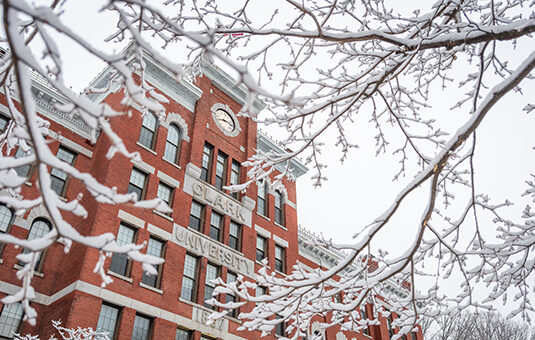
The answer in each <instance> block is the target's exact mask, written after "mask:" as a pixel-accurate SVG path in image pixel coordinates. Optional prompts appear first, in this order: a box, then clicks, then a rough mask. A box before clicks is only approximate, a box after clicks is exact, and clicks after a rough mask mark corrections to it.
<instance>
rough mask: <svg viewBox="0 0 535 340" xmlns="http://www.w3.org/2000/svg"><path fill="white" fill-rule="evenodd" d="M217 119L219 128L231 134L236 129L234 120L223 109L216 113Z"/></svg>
mask: <svg viewBox="0 0 535 340" xmlns="http://www.w3.org/2000/svg"><path fill="white" fill-rule="evenodd" d="M215 118H216V119H217V122H218V123H219V126H220V127H221V128H222V129H224V130H226V131H228V132H231V131H233V130H234V128H235V124H234V119H232V117H231V116H230V114H229V113H228V112H227V111H225V110H223V109H218V110H217V111H216V112H215Z"/></svg>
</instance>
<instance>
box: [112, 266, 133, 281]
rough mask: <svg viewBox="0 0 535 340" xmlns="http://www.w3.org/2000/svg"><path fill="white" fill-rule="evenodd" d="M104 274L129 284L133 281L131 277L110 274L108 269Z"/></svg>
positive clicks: (114, 273)
mask: <svg viewBox="0 0 535 340" xmlns="http://www.w3.org/2000/svg"><path fill="white" fill-rule="evenodd" d="M106 274H108V275H111V276H113V277H116V278H118V279H121V280H123V281H126V282H130V283H132V282H133V280H132V278H131V277H127V276H124V275H121V274H117V273H116V272H112V271H111V270H109V269H108V271H107V272H106Z"/></svg>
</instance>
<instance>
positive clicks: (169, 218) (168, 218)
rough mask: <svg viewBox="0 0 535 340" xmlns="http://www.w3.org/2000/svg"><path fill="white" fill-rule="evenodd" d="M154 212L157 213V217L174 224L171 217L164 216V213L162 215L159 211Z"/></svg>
mask: <svg viewBox="0 0 535 340" xmlns="http://www.w3.org/2000/svg"><path fill="white" fill-rule="evenodd" d="M152 212H153V213H155V214H156V215H158V216H160V217H162V218H165V219H166V220H168V221H171V222H173V218H172V217H171V216H169V215H166V214H163V213H161V212H159V211H156V210H153V211H152Z"/></svg>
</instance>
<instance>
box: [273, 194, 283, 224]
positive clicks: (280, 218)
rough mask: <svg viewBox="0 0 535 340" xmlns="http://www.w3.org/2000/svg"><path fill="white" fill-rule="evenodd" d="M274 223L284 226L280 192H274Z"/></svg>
mask: <svg viewBox="0 0 535 340" xmlns="http://www.w3.org/2000/svg"><path fill="white" fill-rule="evenodd" d="M275 222H276V223H278V224H280V225H284V195H283V193H282V192H281V191H280V190H276V191H275Z"/></svg>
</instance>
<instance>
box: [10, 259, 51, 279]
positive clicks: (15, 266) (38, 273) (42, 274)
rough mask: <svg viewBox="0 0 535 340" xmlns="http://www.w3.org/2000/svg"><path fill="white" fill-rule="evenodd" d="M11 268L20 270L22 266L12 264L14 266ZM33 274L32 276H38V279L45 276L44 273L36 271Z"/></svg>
mask: <svg viewBox="0 0 535 340" xmlns="http://www.w3.org/2000/svg"><path fill="white" fill-rule="evenodd" d="M2 262H4V261H2ZM13 268H15V269H22V266H21V265H19V264H14V265H13ZM33 274H34V275H35V276H38V277H44V276H45V274H44V273H42V272H37V271H36V272H34V273H33Z"/></svg>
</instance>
